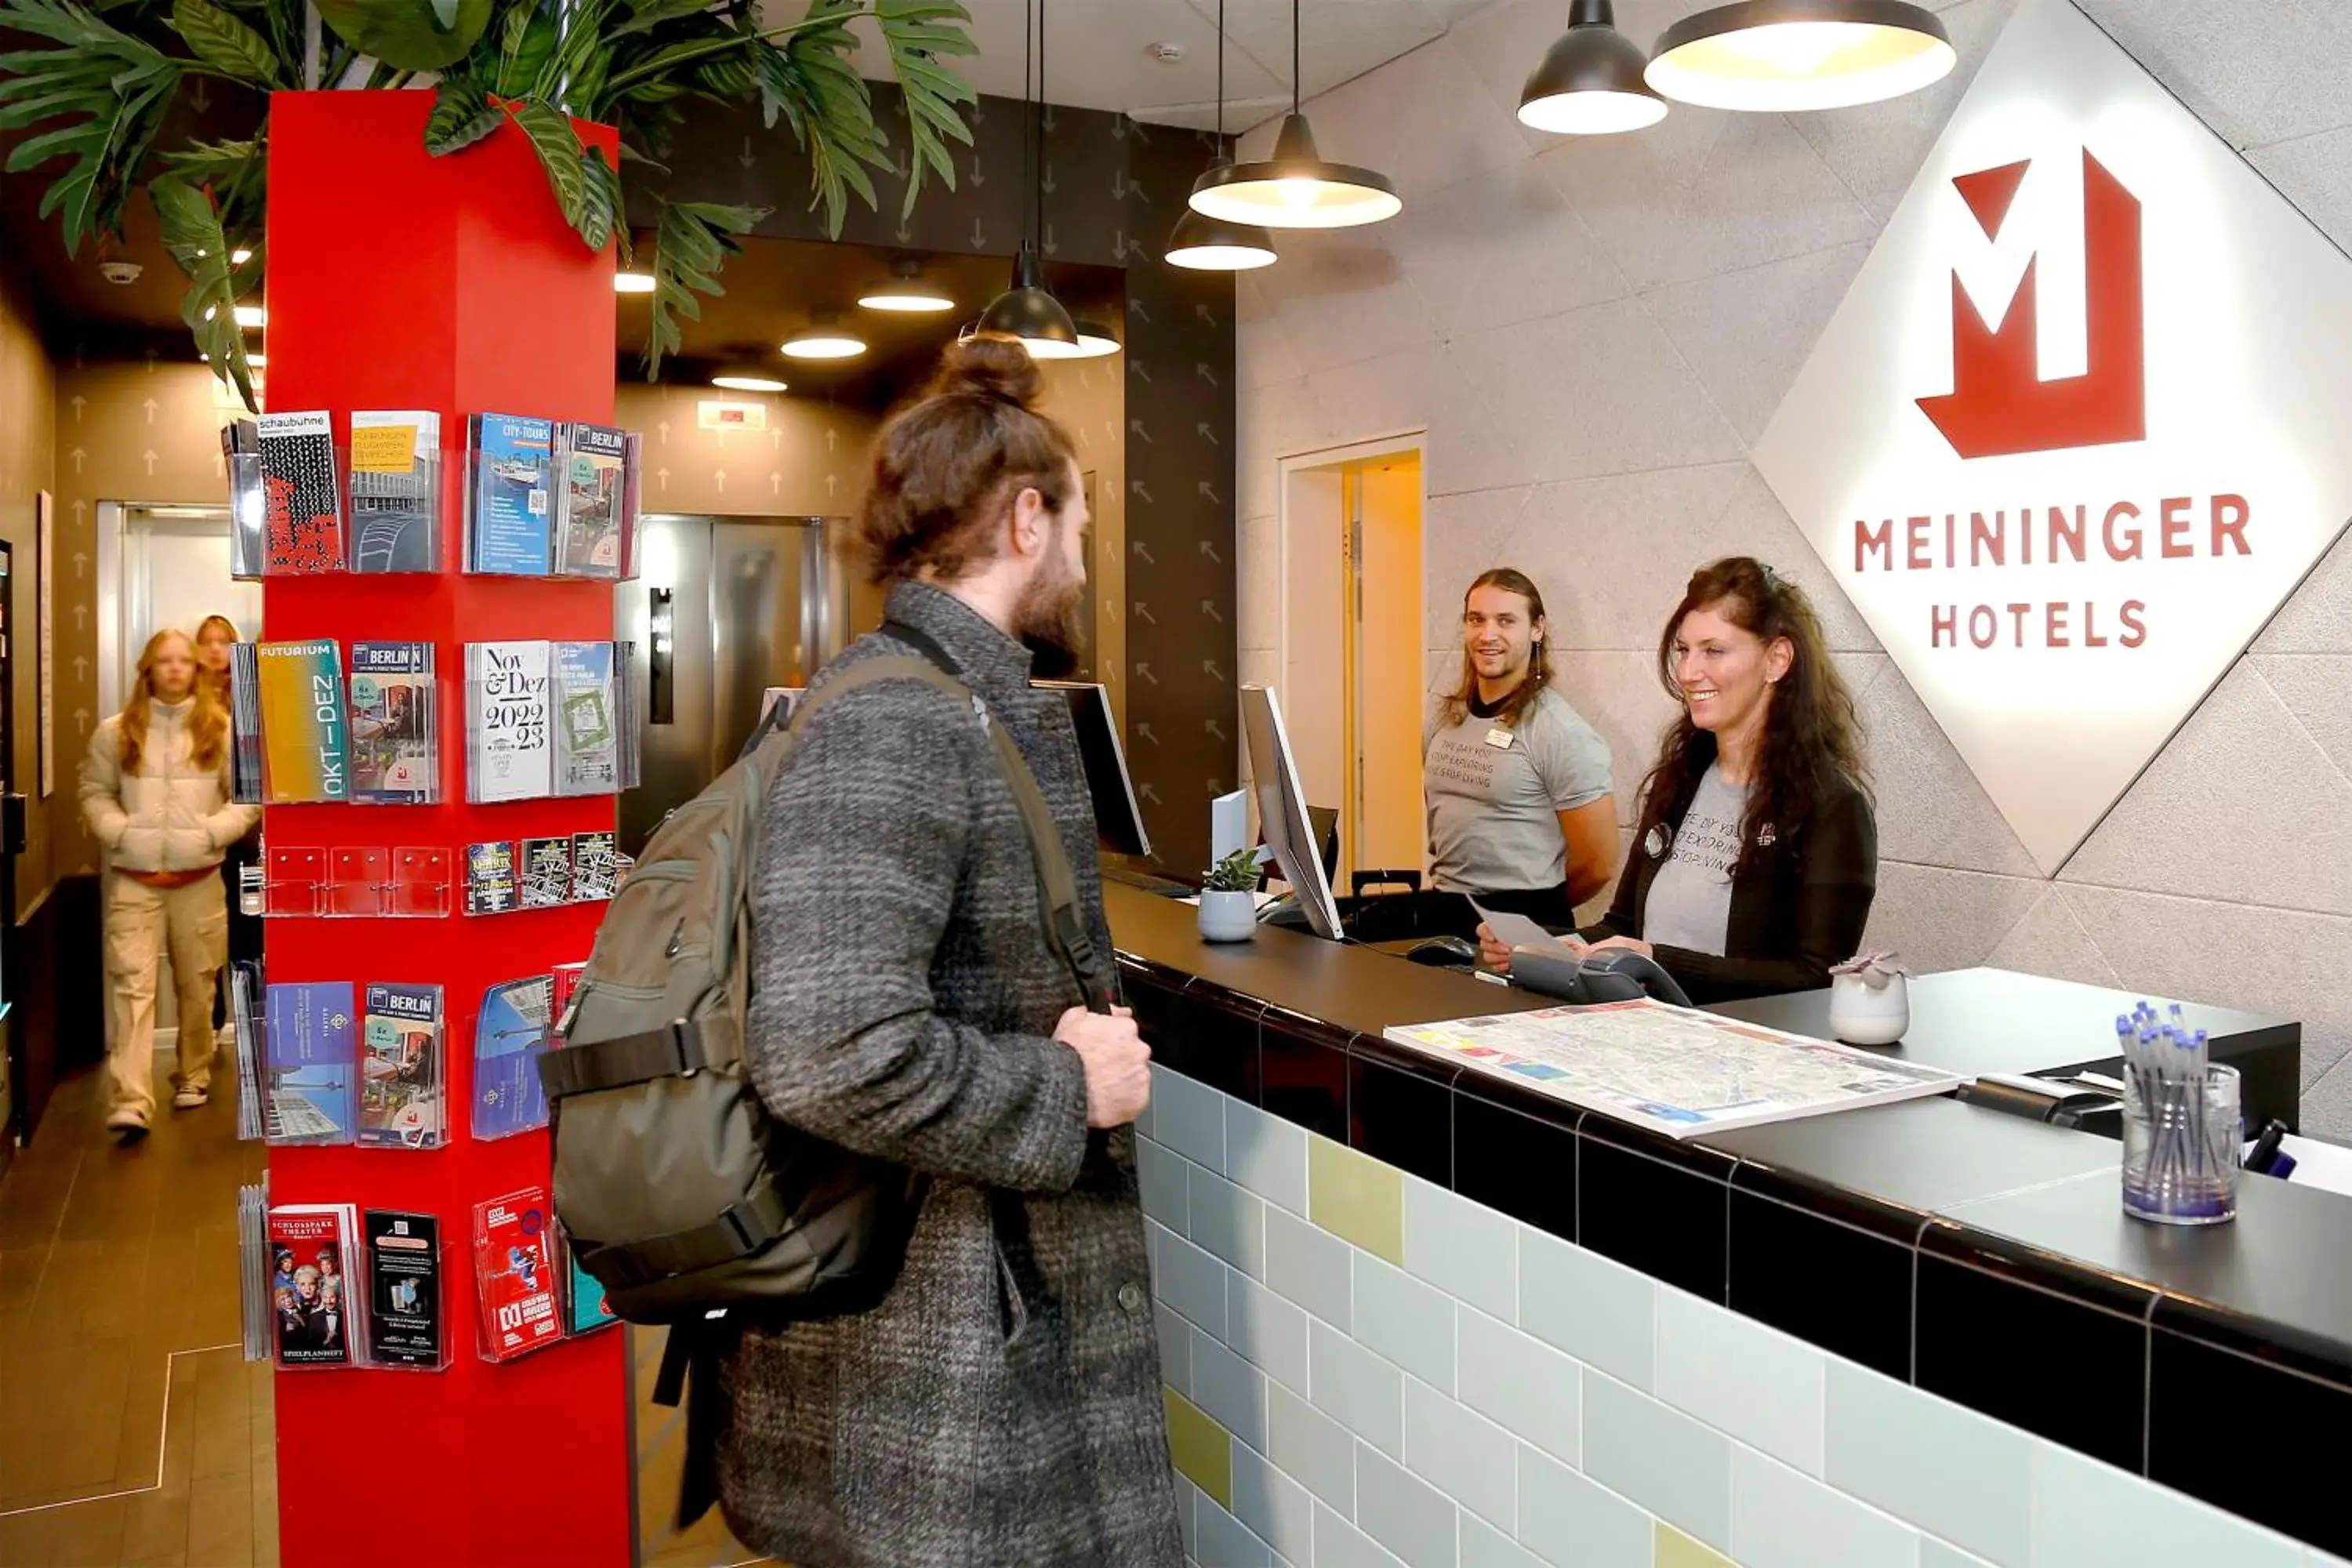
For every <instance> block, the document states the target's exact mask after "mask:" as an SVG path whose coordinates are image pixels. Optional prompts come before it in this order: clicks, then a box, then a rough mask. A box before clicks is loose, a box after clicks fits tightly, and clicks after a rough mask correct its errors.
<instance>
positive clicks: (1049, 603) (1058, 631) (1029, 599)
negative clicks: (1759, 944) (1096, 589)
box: [1013, 523, 1087, 664]
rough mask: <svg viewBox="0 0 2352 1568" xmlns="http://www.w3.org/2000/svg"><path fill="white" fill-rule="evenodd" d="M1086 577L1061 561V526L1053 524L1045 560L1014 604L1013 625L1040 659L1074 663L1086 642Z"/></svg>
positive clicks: (1017, 634) (1016, 632) (1014, 629)
mask: <svg viewBox="0 0 2352 1568" xmlns="http://www.w3.org/2000/svg"><path fill="white" fill-rule="evenodd" d="M1086 599H1087V579H1086V574H1084V573H1082V572H1073V571H1071V570H1070V569H1069V568H1068V567H1067V566H1066V565H1065V564H1063V557H1062V544H1061V526H1060V525H1059V524H1058V523H1057V524H1055V532H1054V538H1053V540H1052V542H1050V543H1049V544H1048V545H1047V547H1046V552H1045V563H1044V564H1042V565H1040V566H1039V567H1038V568H1037V574H1036V575H1035V576H1034V577H1032V578H1030V579H1029V584H1028V586H1027V587H1025V588H1024V589H1023V590H1022V591H1021V597H1020V600H1019V601H1018V602H1017V603H1016V604H1015V605H1013V632H1014V634H1015V635H1016V636H1018V637H1020V638H1021V640H1022V641H1023V642H1024V643H1026V644H1028V645H1029V647H1030V648H1031V650H1032V651H1033V652H1034V653H1036V654H1038V655H1039V656H1040V658H1041V660H1042V661H1045V662H1049V663H1050V662H1060V663H1066V664H1074V663H1075V662H1076V658H1077V656H1078V654H1079V652H1080V651H1081V650H1082V649H1083V648H1084V647H1085V644H1086V629H1085V625H1084V616H1083V611H1084V610H1085V608H1086Z"/></svg>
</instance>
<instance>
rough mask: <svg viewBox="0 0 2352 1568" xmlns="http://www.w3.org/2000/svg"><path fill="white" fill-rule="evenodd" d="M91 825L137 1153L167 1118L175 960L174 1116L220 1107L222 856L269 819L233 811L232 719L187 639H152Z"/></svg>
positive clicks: (91, 770)
mask: <svg viewBox="0 0 2352 1568" xmlns="http://www.w3.org/2000/svg"><path fill="white" fill-rule="evenodd" d="M81 811H82V817H83V819H84V820H85V821H87V822H88V823H89V830H90V832H91V834H92V835H93V836H95V837H97V839H98V841H99V842H100V844H102V845H104V846H105V847H106V849H107V853H108V856H109V858H110V861H111V863H112V866H113V870H114V878H113V882H112V885H111V887H110V889H108V893H107V900H106V976H107V987H108V993H109V996H110V1006H111V1008H112V1012H113V1023H114V1039H113V1042H112V1044H111V1045H110V1047H109V1049H108V1061H107V1067H108V1076H109V1079H110V1086H111V1090H112V1100H113V1109H112V1110H110V1112H109V1113H108V1116H107V1119H106V1124H107V1126H108V1127H110V1128H111V1129H113V1130H114V1131H118V1132H120V1133H121V1134H122V1135H123V1136H124V1137H125V1139H131V1138H136V1137H138V1136H140V1135H141V1134H142V1133H144V1132H145V1131H147V1124H148V1121H149V1118H150V1117H152V1115H153V1113H154V1107H155V1096H154V1091H153V1089H152V1087H151V1078H152V1065H153V1061H154V1051H155V985H156V971H157V968H158V965H159V963H161V960H162V957H163V953H164V952H166V951H167V950H168V951H169V952H170V953H171V955H172V976H173V981H174V982H175V983H176V989H177V991H178V993H179V1007H180V1029H179V1035H180V1045H179V1070H178V1072H177V1073H175V1074H174V1075H173V1078H174V1080H175V1082H176V1084H177V1089H178V1092H176V1093H175V1094H174V1095H173V1097H172V1104H173V1107H175V1108H176V1109H179V1110H188V1109H190V1108H192V1107H194V1106H199V1105H202V1104H204V1103H205V1100H206V1099H207V1098H208V1097H209V1094H210V1089H211V1080H212V1068H213V1054H214V1046H215V1035H214V1031H213V1029H212V1026H211V1025H212V1015H213V987H214V984H215V977H216V976H217V975H218V973H219V972H220V967H221V964H222V963H223V962H224V961H225V960H226V956H227V948H228V904H227V900H226V896H225V895H224V892H223V889H222V885H221V879H220V871H219V868H220V862H221V856H222V854H223V852H224V851H226V848H227V847H228V846H230V845H232V844H234V843H236V841H237V840H238V839H239V838H242V837H245V835H246V833H247V830H248V829H250V828H251V827H252V826H253V825H254V822H255V820H256V819H257V817H258V816H259V815H260V811H259V808H258V807H256V806H250V805H236V803H235V802H233V801H231V800H230V799H229V733H228V713H227V710H226V709H225V708H224V707H223V706H222V704H221V701H220V698H219V696H218V694H217V692H216V691H215V689H214V687H213V683H212V682H210V681H205V680H199V679H197V678H196V649H195V645H194V643H193V642H191V641H189V640H188V637H187V635H186V634H185V633H184V632H176V631H161V632H157V633H156V634H155V635H154V636H153V637H150V638H148V639H147V647H146V648H145V650H144V651H143V652H142V653H141V654H140V656H139V679H138V683H137V684H136V685H135V686H133V687H132V688H131V700H130V701H129V702H128V703H126V704H124V706H123V710H122V711H121V713H120V714H119V715H117V716H116V717H114V718H111V719H109V720H108V721H106V722H105V723H103V724H101V725H100V726H99V728H98V732H97V733H96V734H94V735H92V736H91V737H90V738H89V754H88V755H86V756H85V757H83V759H82V764H81Z"/></svg>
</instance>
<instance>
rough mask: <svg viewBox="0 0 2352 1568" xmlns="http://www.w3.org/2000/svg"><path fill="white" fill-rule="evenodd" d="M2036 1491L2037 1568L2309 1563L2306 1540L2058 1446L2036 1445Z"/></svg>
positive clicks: (2269, 1567) (2250, 1567) (2255, 1567)
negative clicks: (2047, 1566)
mask: <svg viewBox="0 0 2352 1568" xmlns="http://www.w3.org/2000/svg"><path fill="white" fill-rule="evenodd" d="M2281 1479H2282V1482H2283V1484H2292V1483H2285V1482H2284V1476H2282V1478H2281ZM2033 1495H2034V1510H2033V1552H2034V1556H2033V1561H2034V1563H2036V1565H2037V1568H2039V1565H2040V1564H2042V1563H2053V1564H2054V1563H2090V1562H2096V1561H2102V1560H2104V1561H2111V1562H2116V1563H2130V1564H2131V1565H2132V1568H2202V1565H2203V1564H2206V1563H2228V1564H2229V1565H2230V1568H2303V1564H2304V1563H2305V1550H2306V1549H2305V1547H2304V1545H2303V1544H2302V1543H2301V1542H2294V1541H2289V1540H2288V1539H2287V1538H2286V1537H2284V1536H2283V1535H2277V1534H2273V1532H2272V1531H2267V1530H2263V1529H2261V1528H2259V1527H2258V1526H2255V1525H2252V1524H2249V1523H2247V1522H2246V1521H2244V1520H2242V1519H2239V1518H2237V1517H2235V1516H2234V1515H2231V1514H2227V1513H2224V1512H2222V1511H2221V1510H2220V1509H2217V1508H2213V1507H2210V1506H2209V1505H2207V1504H2205V1503H2201V1502H2199V1501H2197V1500H2194V1499H2192V1498H2188V1497H2184V1496H2183V1495H2181V1494H2180V1493H2179V1492H2176V1491H2174V1490H2172V1489H2169V1488H2168V1487H2159V1486H2156V1485H2154V1484H2152V1483H2151V1482H2149V1481H2147V1480H2145V1479H2142V1478H2140V1477H2138V1476H2135V1475H2129V1474H2126V1472H2125V1471H2122V1470H2119V1469H2116V1468H2115V1467H2113V1466H2112V1465H2104V1464H2101V1463H2100V1462H2099V1461H2097V1460H2096V1459H2093V1458H2086V1457H2085V1456H2084V1455H2081V1454H2077V1453H2075V1452H2074V1451H2073V1450H2072V1449H2068V1448H2061V1447H2058V1446H2057V1445H2056V1444H2054V1443H2039V1444H2037V1445H2036V1446H2035V1449H2034V1473H2033Z"/></svg>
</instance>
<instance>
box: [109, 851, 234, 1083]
mask: <svg viewBox="0 0 2352 1568" xmlns="http://www.w3.org/2000/svg"><path fill="white" fill-rule="evenodd" d="M113 880H114V886H113V889H112V891H110V893H109V894H108V895H107V904H106V980H107V989H108V992H109V994H110V997H111V999H112V1000H111V1004H110V1005H111V1006H112V1008H113V1013H114V1044H113V1046H112V1047H111V1048H110V1053H109V1057H108V1062H107V1070H108V1077H109V1079H110V1082H111V1084H112V1087H113V1096H114V1105H115V1107H116V1108H117V1109H121V1108H124V1107H129V1108H131V1109H133V1110H138V1111H139V1112H141V1113H142V1115H152V1113H153V1111H154V1109H155V1092H154V1089H153V1088H152V1085H151V1083H150V1081H149V1080H150V1077H151V1074H152V1064H153V1062H154V1059H155V985H156V969H157V964H158V961H159V960H160V959H161V958H162V956H163V953H164V952H166V951H167V950H168V951H169V952H170V953H171V955H172V978H173V983H174V984H175V985H176V986H177V988H178V990H179V1002H180V1068H179V1071H178V1072H177V1073H175V1074H174V1075H173V1077H174V1078H175V1079H176V1080H177V1081H178V1083H179V1086H180V1087H181V1088H183V1089H205V1088H209V1087H210V1084H211V1079H212V1074H213V1047H214V1035H213V1026H212V1024H213V986H214V984H215V978H216V977H217V976H218V975H219V973H220V970H221V965H222V964H223V963H226V962H227V960H228V897H227V894H226V890H225V889H224V887H223V885H222V882H221V879H220V878H219V877H218V876H216V875H215V876H209V877H200V878H198V879H196V880H194V881H193V882H191V883H189V884H188V885H187V886H186V887H184V888H169V889H165V888H151V887H149V886H147V885H146V884H145V883H144V882H140V881H135V880H133V879H131V878H129V877H123V876H117V877H116V878H114V879H113Z"/></svg>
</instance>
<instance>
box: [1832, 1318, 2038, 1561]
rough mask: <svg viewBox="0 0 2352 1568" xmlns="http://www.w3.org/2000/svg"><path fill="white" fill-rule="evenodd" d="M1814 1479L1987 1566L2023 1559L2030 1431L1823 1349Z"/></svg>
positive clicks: (2027, 1545) (2027, 1552)
mask: <svg viewBox="0 0 2352 1568" xmlns="http://www.w3.org/2000/svg"><path fill="white" fill-rule="evenodd" d="M1823 1432H1824V1437H1825V1441H1824V1453H1825V1456H1826V1462H1825V1463H1824V1465H1823V1468H1822V1475H1823V1479H1826V1480H1827V1481H1828V1482H1829V1484H1830V1485H1831V1486H1832V1487H1833V1488H1834V1489H1837V1490H1839V1491H1842V1492H1846V1493H1849V1494H1851V1495H1852V1496H1853V1497H1857V1498H1860V1499H1861V1500H1863V1501H1864V1502H1866V1503H1869V1504H1871V1505H1872V1506H1873V1507H1874V1508H1879V1509H1884V1510H1885V1511H1886V1512H1888V1513H1891V1514H1893V1515H1895V1517H1896V1518H1897V1519H1901V1520H1905V1521H1908V1522H1910V1523H1912V1524H1916V1525H1917V1526H1918V1527H1919V1528H1920V1529H1922V1530H1924V1531H1927V1532H1929V1533H1930V1534H1933V1535H1937V1536H1939V1537H1941V1538H1942V1539H1944V1540H1946V1541H1948V1542H1953V1543H1954V1544H1955V1545H1958V1546H1961V1547H1965V1548H1966V1549H1967V1550H1969V1551H1970V1552H1975V1553H1976V1554H1977V1555H1978V1556H1979V1557H1982V1558H1984V1559H1986V1560H1987V1561H1988V1562H1990V1563H1992V1564H1993V1565H1994V1568H2032V1563H2033V1450H2034V1447H2035V1442H2034V1439H2033V1438H2032V1437H2030V1436H2027V1435H2026V1434H2025V1433H2023V1432H2021V1431H2019V1430H2018V1429H2017V1428H2016V1427H2014V1426H2004V1425H2002V1424H2001V1423H2000V1422H1998V1421H1994V1420H1991V1419H1989V1418H1988V1417H1986V1416H1982V1415H1978V1414H1976V1413H1975V1412H1974V1411H1972V1410H1964V1409H1962V1408H1961V1407H1960V1406H1958V1405H1954V1404H1951V1403H1950V1402H1948V1401H1947V1400H1943V1399H1938V1398H1937V1397H1936V1396H1935V1395H1934V1394H1924V1393H1922V1392H1920V1391H1919V1390H1918V1389H1916V1388H1914V1387H1912V1386H1911V1385H1910V1384H1903V1383H1896V1382H1895V1380H1894V1379H1892V1378H1888V1377H1882V1376H1880V1375H1879V1374H1878V1373H1874V1372H1871V1371H1868V1370H1867V1369H1865V1368H1863V1367H1859V1366H1855V1365H1853V1364H1852V1363H1848V1362H1843V1361H1840V1360H1838V1359H1837V1358H1835V1357H1832V1358H1831V1359H1830V1361H1829V1402H1828V1410H1827V1417H1826V1420H1825V1423H1824V1426H1823Z"/></svg>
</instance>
